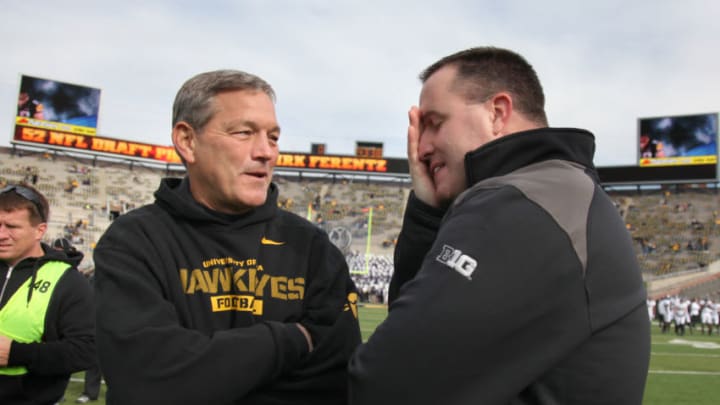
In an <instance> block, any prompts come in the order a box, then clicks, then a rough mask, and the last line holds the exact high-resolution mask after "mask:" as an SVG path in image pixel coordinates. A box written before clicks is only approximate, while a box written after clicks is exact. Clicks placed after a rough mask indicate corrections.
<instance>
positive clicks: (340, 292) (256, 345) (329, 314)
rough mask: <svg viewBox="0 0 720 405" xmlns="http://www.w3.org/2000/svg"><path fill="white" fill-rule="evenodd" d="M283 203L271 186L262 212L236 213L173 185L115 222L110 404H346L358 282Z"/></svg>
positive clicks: (102, 272) (102, 273) (101, 320)
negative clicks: (307, 336) (207, 204)
mask: <svg viewBox="0 0 720 405" xmlns="http://www.w3.org/2000/svg"><path fill="white" fill-rule="evenodd" d="M277 195H278V191H277V188H276V187H275V186H274V185H271V187H270V190H269V192H268V198H267V201H266V202H265V204H264V205H262V206H260V207H258V208H256V209H254V210H252V211H250V212H248V213H246V214H243V215H224V214H221V213H218V212H214V211H211V210H209V209H207V208H206V207H204V206H202V205H200V204H198V203H197V202H196V201H195V200H194V199H193V198H192V196H191V194H190V191H189V184H188V181H187V180H180V179H165V180H163V181H162V183H161V185H160V188H159V189H158V190H157V191H156V193H155V197H156V201H155V203H154V204H151V205H148V206H145V207H142V208H140V209H137V210H134V211H131V212H129V213H128V214H126V215H123V216H121V217H119V218H118V219H117V220H115V222H114V223H113V224H112V225H111V227H110V228H109V229H108V231H107V232H106V233H105V235H103V237H102V238H101V240H100V241H99V243H98V245H97V248H96V250H95V264H96V271H95V275H96V280H95V287H96V299H97V304H98V306H97V308H98V320H97V321H98V349H99V356H100V362H101V368H102V369H103V372H104V373H105V375H106V379H107V381H108V387H109V391H108V400H109V401H110V402H112V403H114V404H116V405H117V404H120V405H122V404H144V403H148V404H155V403H171V404H220V405H222V404H233V403H236V404H322V403H332V404H342V403H345V402H346V396H347V394H346V378H347V374H346V367H347V361H348V359H349V357H350V355H351V353H352V351H353V349H354V348H355V347H356V346H357V345H358V344H359V342H360V331H359V325H358V321H357V311H356V308H355V303H354V301H355V296H356V295H355V293H356V290H355V286H354V284H353V283H352V281H351V279H350V277H349V273H348V270H347V265H346V263H345V260H344V257H343V256H342V254H341V253H340V251H339V250H338V249H337V248H336V247H335V246H333V245H332V244H331V243H330V241H329V239H328V238H327V235H326V234H325V233H324V232H322V231H321V230H320V229H318V228H317V227H315V226H313V225H312V224H311V223H309V222H308V221H306V220H304V219H302V218H300V217H298V216H297V215H294V214H292V213H289V212H286V211H283V210H281V209H279V208H277ZM296 322H299V323H302V324H303V325H305V326H306V327H307V328H308V329H309V330H310V332H311V334H312V337H313V341H314V343H315V350H314V351H313V353H311V354H309V355H308V353H307V351H308V349H307V343H306V341H305V338H304V336H303V335H302V333H301V332H300V331H299V329H298V328H297V326H296V325H294V323H296Z"/></svg>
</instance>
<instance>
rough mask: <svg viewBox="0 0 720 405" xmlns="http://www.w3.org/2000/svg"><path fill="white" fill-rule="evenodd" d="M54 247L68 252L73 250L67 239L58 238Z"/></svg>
mask: <svg viewBox="0 0 720 405" xmlns="http://www.w3.org/2000/svg"><path fill="white" fill-rule="evenodd" d="M52 247H53V248H55V249H57V250H62V251H68V250H72V249H73V245H72V243H70V241H69V240H67V239H65V238H57V239H55V241H54V242H53V244H52Z"/></svg>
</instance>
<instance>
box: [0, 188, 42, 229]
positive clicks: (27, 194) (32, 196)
mask: <svg viewBox="0 0 720 405" xmlns="http://www.w3.org/2000/svg"><path fill="white" fill-rule="evenodd" d="M11 191H14V192H15V194H17V195H19V196H20V197H22V198H24V199H26V200H28V201H30V202H31V203H33V205H35V208H37V211H38V214H40V222H46V221H47V218H45V212H44V210H43V205H42V201H41V200H40V196H38V194H37V193H36V192H35V191H33V190H32V189H29V188H27V187H24V186H20V185H17V184H15V185H12V186H7V187H5V188H3V189H1V190H0V194H5V193H9V192H11Z"/></svg>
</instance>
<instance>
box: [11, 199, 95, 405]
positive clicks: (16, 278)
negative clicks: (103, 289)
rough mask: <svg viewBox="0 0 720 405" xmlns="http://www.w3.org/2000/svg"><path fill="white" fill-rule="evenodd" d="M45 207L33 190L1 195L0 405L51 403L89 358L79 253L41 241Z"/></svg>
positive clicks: (90, 323)
mask: <svg viewBox="0 0 720 405" xmlns="http://www.w3.org/2000/svg"><path fill="white" fill-rule="evenodd" d="M48 213H49V209H48V202H47V200H46V199H45V197H44V196H43V195H42V194H40V193H39V192H38V191H37V190H35V189H34V188H32V187H30V186H27V185H11V186H8V187H5V188H3V189H2V190H0V280H3V281H2V289H0V403H1V404H3V405H22V404H51V403H54V402H55V401H57V400H59V399H60V398H61V397H62V396H63V393H64V391H65V387H66V386H67V383H68V380H69V378H70V375H71V374H72V373H74V372H77V371H80V370H83V369H85V368H87V367H88V366H90V364H92V362H93V358H94V357H95V324H94V309H93V301H92V296H91V290H90V286H89V284H88V282H87V280H85V278H84V277H83V275H82V274H81V273H80V272H79V271H77V269H76V266H77V264H78V263H79V262H80V260H82V253H80V252H75V253H72V252H70V253H69V254H68V253H66V252H63V251H58V250H55V249H53V248H51V247H49V246H48V245H45V244H44V243H42V242H41V240H42V237H43V236H44V235H45V231H46V230H47V220H48Z"/></svg>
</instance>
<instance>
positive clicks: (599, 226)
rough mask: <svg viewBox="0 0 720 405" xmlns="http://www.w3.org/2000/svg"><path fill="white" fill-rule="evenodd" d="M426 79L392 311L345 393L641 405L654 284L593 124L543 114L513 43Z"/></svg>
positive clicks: (362, 352) (430, 72)
mask: <svg viewBox="0 0 720 405" xmlns="http://www.w3.org/2000/svg"><path fill="white" fill-rule="evenodd" d="M420 77H421V80H422V81H423V88H422V92H421V94H420V104H419V107H413V108H411V110H410V113H409V117H410V126H409V129H408V160H409V165H410V174H411V177H412V184H413V193H412V194H411V196H410V199H409V201H408V204H407V209H406V213H405V218H404V221H403V228H402V231H401V234H400V237H399V239H398V243H397V247H396V250H395V273H394V275H393V278H392V282H391V289H390V308H389V314H388V317H387V319H386V320H385V321H384V322H383V323H382V324H381V325H380V326H379V327H378V328H377V330H376V331H375V333H374V334H373V335H372V336H371V337H370V339H369V340H368V342H367V343H366V344H364V345H362V346H360V347H359V348H358V350H357V351H356V353H355V355H354V356H353V359H352V360H351V364H350V375H351V379H350V398H351V400H350V402H351V403H352V404H356V405H365V404H397V403H406V404H414V405H421V404H584V405H586V404H640V403H641V402H642V397H643V392H644V387H645V380H646V375H647V370H648V362H649V352H650V329H649V324H648V318H647V313H646V312H645V296H646V295H645V290H644V287H643V283H642V278H641V276H640V271H639V268H638V265H637V263H636V259H635V254H634V251H633V248H632V241H631V239H630V236H629V234H628V233H627V231H626V229H625V226H624V224H623V221H622V219H621V218H620V216H619V214H618V212H617V210H616V209H615V207H614V205H613V203H612V201H611V200H610V199H609V198H608V196H607V195H606V194H605V193H604V192H603V190H602V188H601V187H600V185H599V184H598V181H597V175H596V172H595V168H594V166H593V162H592V158H593V153H594V149H595V145H594V138H593V135H592V134H590V133H589V132H587V131H584V130H580V129H569V128H549V127H548V124H547V119H546V117H545V111H544V95H543V90H542V87H541V85H540V82H539V80H538V78H537V75H536V74H535V71H534V69H533V68H532V67H531V66H530V65H529V64H528V63H527V61H525V59H524V58H522V57H521V56H520V55H518V54H516V53H514V52H512V51H508V50H504V49H497V48H491V47H490V48H473V49H468V50H465V51H461V52H458V53H455V54H452V55H449V56H447V57H445V58H443V59H441V60H440V61H438V62H437V63H435V64H433V65H431V66H430V67H429V68H428V69H426V70H425V71H424V72H423V73H422V74H421V76H420Z"/></svg>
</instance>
